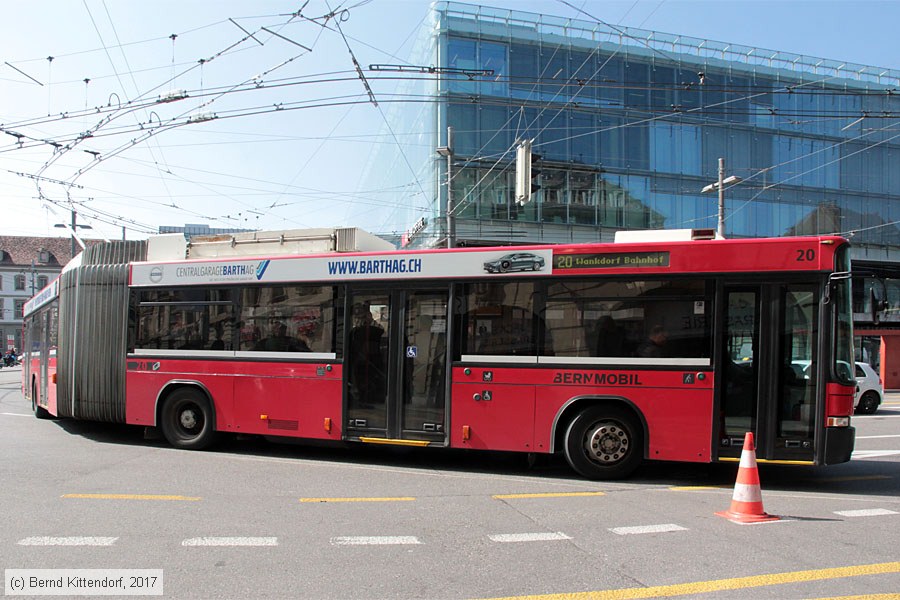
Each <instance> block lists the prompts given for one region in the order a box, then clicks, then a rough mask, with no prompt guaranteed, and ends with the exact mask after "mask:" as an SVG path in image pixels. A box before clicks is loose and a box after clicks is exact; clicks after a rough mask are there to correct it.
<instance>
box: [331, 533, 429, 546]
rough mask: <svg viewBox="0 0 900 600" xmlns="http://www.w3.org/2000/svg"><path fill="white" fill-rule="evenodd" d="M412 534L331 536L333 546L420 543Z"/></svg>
mask: <svg viewBox="0 0 900 600" xmlns="http://www.w3.org/2000/svg"><path fill="white" fill-rule="evenodd" d="M421 543H422V542H420V541H419V538H417V537H415V536H413V535H370V536H365V535H359V536H347V537H333V538H331V545H333V546H398V545H404V544H421Z"/></svg>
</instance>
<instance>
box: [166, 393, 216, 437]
mask: <svg viewBox="0 0 900 600" xmlns="http://www.w3.org/2000/svg"><path fill="white" fill-rule="evenodd" d="M160 428H161V429H162V432H163V435H164V436H165V438H166V440H168V442H169V443H170V444H172V445H173V446H175V447H176V448H184V449H187V450H203V449H204V448H208V447H209V446H210V445H211V444H212V443H213V442H215V440H216V424H215V418H214V417H213V411H212V408H211V407H210V403H209V399H208V398H207V397H206V394H204V393H203V392H201V391H199V390H196V389H193V388H190V387H183V388H179V389H177V390H175V391H174V392H172V393H171V394H170V395H169V397H168V398H166V401H165V403H164V404H163V407H162V412H161V414H160Z"/></svg>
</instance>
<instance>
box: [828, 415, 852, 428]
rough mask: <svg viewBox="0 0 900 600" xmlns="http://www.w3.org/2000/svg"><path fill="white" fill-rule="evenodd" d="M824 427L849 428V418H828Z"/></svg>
mask: <svg viewBox="0 0 900 600" xmlns="http://www.w3.org/2000/svg"><path fill="white" fill-rule="evenodd" d="M825 427H850V417H828V418H827V419H826V420H825Z"/></svg>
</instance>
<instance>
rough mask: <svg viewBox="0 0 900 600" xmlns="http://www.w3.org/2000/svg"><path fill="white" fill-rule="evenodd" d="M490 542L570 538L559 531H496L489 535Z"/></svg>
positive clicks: (545, 540) (543, 540) (546, 540)
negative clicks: (494, 533)
mask: <svg viewBox="0 0 900 600" xmlns="http://www.w3.org/2000/svg"><path fill="white" fill-rule="evenodd" d="M488 538H490V540H491V541H492V542H502V543H506V542H550V541H553V540H571V539H572V538H571V537H569V536H567V535H566V534H564V533H563V532H561V531H557V532H556V533H498V534H496V535H489V536H488Z"/></svg>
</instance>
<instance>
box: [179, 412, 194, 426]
mask: <svg viewBox="0 0 900 600" xmlns="http://www.w3.org/2000/svg"><path fill="white" fill-rule="evenodd" d="M181 426H182V427H184V428H185V429H194V428H195V427H197V415H196V414H195V413H194V411H193V410H185V411H182V412H181Z"/></svg>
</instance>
